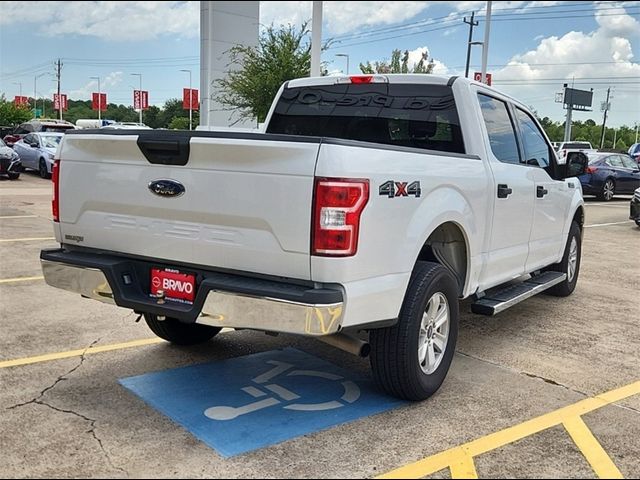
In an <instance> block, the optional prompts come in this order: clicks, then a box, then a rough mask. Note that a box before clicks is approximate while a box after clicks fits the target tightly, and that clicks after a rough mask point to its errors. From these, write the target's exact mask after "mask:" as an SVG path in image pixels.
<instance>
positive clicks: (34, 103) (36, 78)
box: [33, 72, 60, 117]
mask: <svg viewBox="0 0 640 480" xmlns="http://www.w3.org/2000/svg"><path fill="white" fill-rule="evenodd" d="M45 75H51V74H50V73H49V72H45V73H41V74H40V75H36V76H35V77H33V116H34V117H35V116H36V113H37V111H38V100H37V98H38V97H37V96H36V90H37V84H38V79H39V78H40V77H44V76H45ZM58 101H60V99H58Z"/></svg>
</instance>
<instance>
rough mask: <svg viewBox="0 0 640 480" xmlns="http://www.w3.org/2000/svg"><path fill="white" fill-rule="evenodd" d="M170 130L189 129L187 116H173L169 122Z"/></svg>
mask: <svg viewBox="0 0 640 480" xmlns="http://www.w3.org/2000/svg"><path fill="white" fill-rule="evenodd" d="M169 128H170V129H172V130H189V117H173V118H172V119H171V121H170V122H169Z"/></svg>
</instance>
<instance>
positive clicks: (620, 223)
mask: <svg viewBox="0 0 640 480" xmlns="http://www.w3.org/2000/svg"><path fill="white" fill-rule="evenodd" d="M630 221H631V220H625V221H624V222H613V223H596V224H595V225H586V226H585V228H589V227H608V226H609V225H622V224H623V223H629V222H630Z"/></svg>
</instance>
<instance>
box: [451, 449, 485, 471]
mask: <svg viewBox="0 0 640 480" xmlns="http://www.w3.org/2000/svg"><path fill="white" fill-rule="evenodd" d="M460 450H461V453H460V454H459V456H458V458H457V459H456V462H455V463H452V464H451V465H450V466H449V469H450V470H451V478H478V472H476V465H475V463H473V457H472V456H471V455H469V454H468V453H467V452H466V451H465V450H464V449H463V448H461V449H460Z"/></svg>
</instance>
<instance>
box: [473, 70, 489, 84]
mask: <svg viewBox="0 0 640 480" xmlns="http://www.w3.org/2000/svg"><path fill="white" fill-rule="evenodd" d="M473 79H474V80H475V81H476V82H481V81H482V72H475V73H474V74H473ZM485 80H486V81H485V82H484V83H485V84H487V85H489V86H491V74H490V73H487V74H485Z"/></svg>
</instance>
